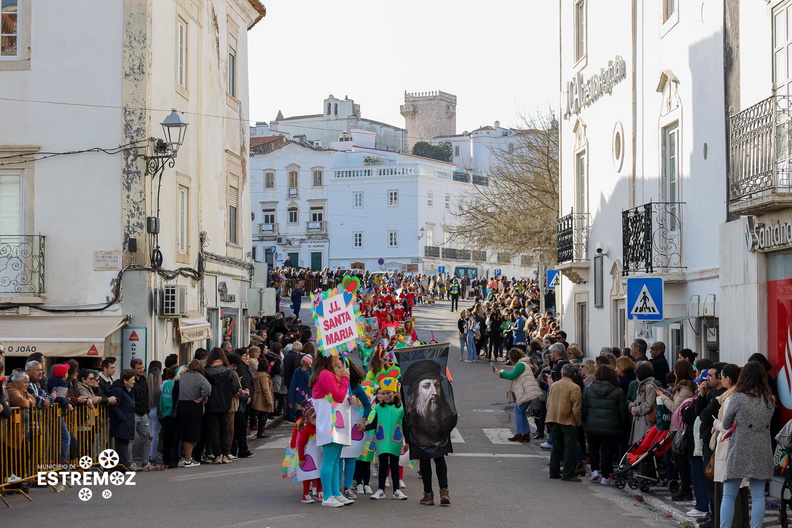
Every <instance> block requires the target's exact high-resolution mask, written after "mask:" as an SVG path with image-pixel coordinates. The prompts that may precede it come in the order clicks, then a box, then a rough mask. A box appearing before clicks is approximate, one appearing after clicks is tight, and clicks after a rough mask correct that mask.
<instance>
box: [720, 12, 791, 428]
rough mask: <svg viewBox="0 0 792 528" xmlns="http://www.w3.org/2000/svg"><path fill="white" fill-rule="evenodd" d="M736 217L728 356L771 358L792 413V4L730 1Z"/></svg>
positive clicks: (726, 321)
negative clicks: (791, 371)
mask: <svg viewBox="0 0 792 528" xmlns="http://www.w3.org/2000/svg"><path fill="white" fill-rule="evenodd" d="M725 9H726V10H727V12H726V14H727V16H726V19H727V20H728V21H729V24H728V25H727V26H726V38H725V43H726V48H725V52H726V53H725V56H726V58H727V64H728V67H727V69H726V76H725V77H726V80H727V84H726V104H725V107H726V108H728V109H729V113H730V116H729V119H728V121H727V123H728V129H727V137H728V138H729V158H728V159H729V163H728V178H727V183H728V187H727V199H728V202H727V203H728V212H729V215H730V216H729V220H730V221H728V222H723V223H722V224H721V226H720V280H721V298H722V299H723V304H724V305H727V306H729V307H731V309H729V310H724V311H723V314H722V316H721V318H722V324H721V326H720V338H721V343H722V353H721V355H722V357H723V358H724V360H727V361H734V362H737V363H739V361H738V360H739V359H742V358H744V357H745V356H746V355H748V354H750V353H752V352H761V353H764V354H766V355H767V357H768V359H769V360H770V362H771V363H772V364H773V366H774V369H773V372H772V374H773V375H774V376H776V375H777V379H778V392H779V399H780V402H781V404H782V423H783V422H785V421H786V420H788V419H790V418H792V410H791V409H792V390H791V389H790V386H789V385H790V384H789V382H788V380H789V369H790V368H792V362H790V348H791V345H790V328H792V319H791V318H790V314H791V313H792V294H790V292H792V289H790V287H789V286H790V285H792V267H791V266H790V264H789V263H790V259H792V183H791V182H790V167H792V149H790V131H791V130H790V120H789V108H790V100H791V99H790V95H792V91H791V90H790V86H791V85H792V69H790V68H792V62H790V60H789V59H790V57H792V55H790V50H792V31H790V27H792V26H789V25H788V24H789V21H790V20H792V2H790V1H789V0H784V1H779V0H774V1H771V2H759V3H755V2H746V1H737V0H732V1H728V2H726V3H725Z"/></svg>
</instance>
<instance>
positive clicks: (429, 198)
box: [426, 191, 434, 207]
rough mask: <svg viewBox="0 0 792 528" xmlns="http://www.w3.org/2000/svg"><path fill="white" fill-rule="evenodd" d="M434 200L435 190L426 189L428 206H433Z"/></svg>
mask: <svg viewBox="0 0 792 528" xmlns="http://www.w3.org/2000/svg"><path fill="white" fill-rule="evenodd" d="M432 202H434V192H432V191H426V207H432Z"/></svg>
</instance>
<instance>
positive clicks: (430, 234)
mask: <svg viewBox="0 0 792 528" xmlns="http://www.w3.org/2000/svg"><path fill="white" fill-rule="evenodd" d="M426 245H427V246H434V227H428V228H426Z"/></svg>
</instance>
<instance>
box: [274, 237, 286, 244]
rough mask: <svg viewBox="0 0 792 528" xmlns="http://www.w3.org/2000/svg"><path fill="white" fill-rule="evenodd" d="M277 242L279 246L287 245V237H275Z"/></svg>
mask: <svg viewBox="0 0 792 528" xmlns="http://www.w3.org/2000/svg"><path fill="white" fill-rule="evenodd" d="M275 242H277V243H278V244H285V243H286V237H283V236H279V237H275Z"/></svg>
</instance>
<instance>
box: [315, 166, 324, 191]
mask: <svg viewBox="0 0 792 528" xmlns="http://www.w3.org/2000/svg"><path fill="white" fill-rule="evenodd" d="M322 185H324V173H323V172H322V171H320V170H315V171H313V186H314V187H321V186H322Z"/></svg>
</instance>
